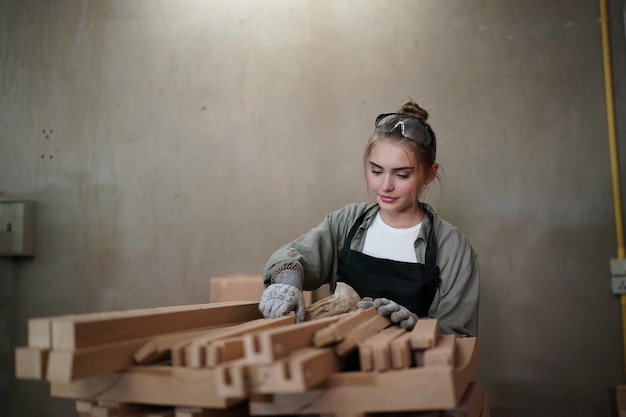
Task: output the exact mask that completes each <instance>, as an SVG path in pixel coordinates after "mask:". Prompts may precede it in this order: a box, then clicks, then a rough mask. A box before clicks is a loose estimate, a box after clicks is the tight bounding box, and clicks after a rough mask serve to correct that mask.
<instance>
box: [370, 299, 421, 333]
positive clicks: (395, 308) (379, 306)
mask: <svg viewBox="0 0 626 417" xmlns="http://www.w3.org/2000/svg"><path fill="white" fill-rule="evenodd" d="M374 307H376V312H377V313H378V314H380V315H381V316H385V317H389V319H390V320H391V321H392V322H394V323H396V324H398V323H399V324H400V327H402V328H403V329H407V330H412V329H413V327H415V323H417V320H418V318H417V314H415V313H412V312H410V311H409V309H408V308H406V307H403V306H401V305H400V304H398V303H396V302H395V301H391V300H389V299H387V298H375V299H374Z"/></svg>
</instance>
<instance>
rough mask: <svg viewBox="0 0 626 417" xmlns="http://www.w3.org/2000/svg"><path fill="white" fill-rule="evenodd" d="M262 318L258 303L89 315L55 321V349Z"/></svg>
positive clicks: (161, 308)
mask: <svg viewBox="0 0 626 417" xmlns="http://www.w3.org/2000/svg"><path fill="white" fill-rule="evenodd" d="M260 317H261V313H260V312H259V309H258V303H256V302H224V303H208V304H197V305H186V306H175V307H159V308H153V309H143V310H129V311H120V312H111V313H102V314H100V315H97V314H87V315H78V316H71V317H70V318H59V319H54V320H52V347H53V349H60V350H72V349H79V348H85V347H91V346H96V345H101V344H106V343H115V342H120V341H124V340H128V339H129V338H133V339H136V338H141V337H151V336H156V335H159V334H162V333H172V332H176V331H182V330H191V329H198V328H201V327H210V326H219V325H226V324H232V323H241V322H244V321H248V320H254V319H257V318H260Z"/></svg>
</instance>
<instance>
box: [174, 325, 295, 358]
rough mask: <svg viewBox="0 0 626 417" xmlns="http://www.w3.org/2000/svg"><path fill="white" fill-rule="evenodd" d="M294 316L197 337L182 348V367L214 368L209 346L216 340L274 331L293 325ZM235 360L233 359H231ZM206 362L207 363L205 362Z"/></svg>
mask: <svg viewBox="0 0 626 417" xmlns="http://www.w3.org/2000/svg"><path fill="white" fill-rule="evenodd" d="M294 322H295V316H294V315H290V316H285V317H277V318H273V319H265V318H262V319H256V320H252V321H249V322H246V323H241V324H238V325H235V326H230V327H228V328H226V329H224V330H223V331H221V332H217V333H212V334H207V335H205V336H198V337H196V338H194V339H193V340H191V341H190V342H189V343H188V344H186V345H185V346H184V354H185V356H186V357H185V359H184V366H190V367H194V368H200V367H203V366H215V365H216V364H217V363H214V362H212V360H213V359H215V360H218V359H219V358H217V357H212V355H213V354H215V353H216V352H213V351H212V350H211V344H212V343H213V342H215V341H218V340H223V339H227V338H233V337H238V336H243V335H244V334H252V333H254V332H257V331H261V330H267V329H274V328H278V327H284V326H288V325H290V324H294ZM232 359H235V358H232ZM207 360H208V361H207Z"/></svg>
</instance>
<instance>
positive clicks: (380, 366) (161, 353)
mask: <svg viewBox="0 0 626 417" xmlns="http://www.w3.org/2000/svg"><path fill="white" fill-rule="evenodd" d="M477 363H478V354H477V349H476V339H475V338H456V337H454V336H453V335H444V334H439V333H438V325H437V321H436V320H431V319H429V320H420V321H418V323H417V325H416V326H415V328H414V329H413V330H412V331H410V332H408V331H406V330H404V329H401V328H399V327H397V326H395V325H393V324H392V323H390V322H389V320H388V319H386V318H384V317H381V316H380V315H378V314H376V311H375V310H374V309H369V310H357V311H353V312H349V313H345V314H341V315H338V316H334V317H325V318H321V319H317V320H313V321H307V322H304V323H295V322H294V316H293V315H290V316H287V317H282V318H277V319H264V318H262V317H260V314H259V312H258V304H257V303H256V302H223V303H209V304H203V305H194V306H180V307H169V308H158V309H146V310H133V311H127V312H113V313H98V314H84V315H75V316H62V317H51V318H41V319H32V320H30V321H29V339H28V346H25V347H20V348H18V349H16V373H17V376H18V378H28V379H45V380H48V381H50V384H51V395H52V396H55V397H62V398H69V399H74V400H75V401H76V410H77V414H78V415H80V416H83V417H100V416H102V417H107V416H143V417H149V416H157V415H158V416H163V415H171V416H176V417H183V416H187V417H192V416H193V417H195V416H225V415H229V416H231V415H233V416H249V415H315V414H318V415H336V416H363V415H365V414H368V415H369V414H389V413H392V414H393V415H396V414H398V413H400V414H398V415H409V414H411V415H416V416H417V415H419V416H422V415H423V416H431V415H440V416H455V417H460V416H467V417H479V416H488V415H489V407H488V405H486V397H485V396H484V395H483V393H482V392H481V390H480V386H479V384H477V383H474V382H471V379H472V376H473V373H474V372H475V369H476V367H477ZM407 413H409V414H407ZM416 413H417V414H416Z"/></svg>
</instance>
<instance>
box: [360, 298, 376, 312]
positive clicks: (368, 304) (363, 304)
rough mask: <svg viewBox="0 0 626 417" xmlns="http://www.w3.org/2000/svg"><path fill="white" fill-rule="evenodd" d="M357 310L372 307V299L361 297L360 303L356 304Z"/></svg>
mask: <svg viewBox="0 0 626 417" xmlns="http://www.w3.org/2000/svg"><path fill="white" fill-rule="evenodd" d="M356 306H357V308H360V309H361V310H367V309H368V308H372V307H374V299H373V298H372V297H363V299H362V300H361V301H359V302H358V303H357V304H356Z"/></svg>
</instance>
